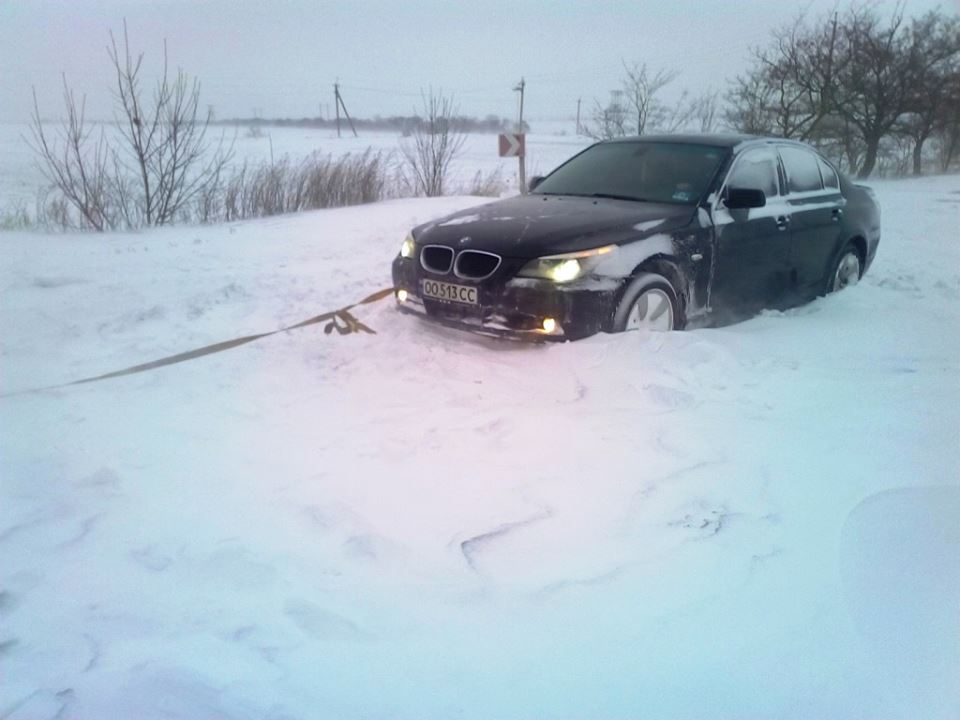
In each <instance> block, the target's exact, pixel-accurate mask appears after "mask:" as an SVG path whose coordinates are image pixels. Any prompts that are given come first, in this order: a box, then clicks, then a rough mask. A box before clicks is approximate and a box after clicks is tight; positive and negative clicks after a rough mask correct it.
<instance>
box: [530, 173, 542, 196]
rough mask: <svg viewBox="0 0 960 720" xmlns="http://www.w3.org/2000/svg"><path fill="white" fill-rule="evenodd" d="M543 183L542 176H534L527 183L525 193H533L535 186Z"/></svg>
mask: <svg viewBox="0 0 960 720" xmlns="http://www.w3.org/2000/svg"><path fill="white" fill-rule="evenodd" d="M542 182H543V175H534V176H533V177H532V178H530V182H528V183H527V192H533V191H534V190H535V189H536V187H537V185H539V184H540V183H542Z"/></svg>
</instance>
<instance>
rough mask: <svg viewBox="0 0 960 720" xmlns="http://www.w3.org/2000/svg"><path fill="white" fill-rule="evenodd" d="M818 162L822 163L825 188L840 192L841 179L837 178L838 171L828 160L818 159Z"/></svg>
mask: <svg viewBox="0 0 960 720" xmlns="http://www.w3.org/2000/svg"><path fill="white" fill-rule="evenodd" d="M817 162H819V163H820V174H821V175H822V176H823V186H824V187H825V188H828V189H830V190H839V189H840V178H838V177H837V171H836V170H834V169H833V168H832V167H830V166H829V165H828V164H827V162H826V160H824V159H823V158H821V157H818V158H817Z"/></svg>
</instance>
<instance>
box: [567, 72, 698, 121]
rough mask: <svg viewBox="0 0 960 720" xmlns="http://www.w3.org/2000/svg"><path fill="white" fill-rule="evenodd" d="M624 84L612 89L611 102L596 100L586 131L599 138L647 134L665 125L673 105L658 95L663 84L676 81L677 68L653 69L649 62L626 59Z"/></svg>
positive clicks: (622, 82)
mask: <svg viewBox="0 0 960 720" xmlns="http://www.w3.org/2000/svg"><path fill="white" fill-rule="evenodd" d="M623 71H624V76H623V80H622V81H621V87H620V88H619V89H617V90H614V91H612V92H611V93H610V102H609V103H607V104H606V105H604V104H603V103H601V102H599V101H596V100H595V101H594V109H593V113H592V119H591V124H590V125H584V126H583V131H584V133H585V134H586V135H588V136H590V137H592V138H595V139H597V140H608V139H610V138H614V137H623V136H624V135H631V134H637V135H643V134H644V133H646V132H649V131H650V130H651V129H653V128H654V127H656V128H657V129H663V128H662V127H661V126H662V125H663V123H664V121H665V120H667V119H669V117H670V109H669V108H668V107H667V106H665V105H664V104H663V103H662V102H660V100H659V98H658V97H657V95H658V93H660V91H661V90H663V88H665V87H666V86H667V85H669V84H670V83H671V82H673V81H674V80H675V79H676V78H677V75H679V73H678V72H677V71H674V70H667V69H660V70H657V71H653V70H651V69H650V68H648V67H647V64H646V63H632V64H627V63H626V62H625V61H624V62H623Z"/></svg>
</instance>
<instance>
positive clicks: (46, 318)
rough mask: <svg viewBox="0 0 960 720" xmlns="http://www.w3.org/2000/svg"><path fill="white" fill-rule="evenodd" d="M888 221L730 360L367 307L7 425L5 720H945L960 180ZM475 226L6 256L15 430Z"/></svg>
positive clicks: (418, 206) (309, 232) (1, 456)
mask: <svg viewBox="0 0 960 720" xmlns="http://www.w3.org/2000/svg"><path fill="white" fill-rule="evenodd" d="M875 187H876V190H877V192H878V195H879V198H880V201H881V204H882V206H883V212H884V235H883V240H882V242H881V245H880V251H879V255H878V258H877V261H876V263H875V264H874V266H873V268H872V269H871V271H870V274H869V275H868V276H867V277H866V278H865V279H864V281H863V282H862V283H861V284H860V285H859V286H858V287H857V288H855V289H853V290H851V291H848V292H844V293H841V294H840V295H837V296H833V297H830V298H827V299H824V300H819V301H817V302H815V303H812V304H810V305H807V306H805V307H803V308H799V309H796V310H793V311H790V312H788V313H767V314H765V315H763V316H761V317H758V318H755V319H753V320H750V321H748V322H744V323H741V324H738V325H733V326H730V327H727V328H723V329H714V330H699V331H694V332H688V333H671V334H669V335H666V336H655V337H647V338H641V337H638V336H637V335H624V336H599V337H595V338H591V339H589V340H587V341H584V342H581V343H576V344H569V345H557V346H548V347H529V346H522V345H516V344H512V343H503V342H495V341H490V340H486V339H479V338H472V337H465V336H463V335H461V334H458V333H456V332H453V331H446V330H440V329H434V328H431V327H428V326H426V325H424V324H422V323H420V322H419V321H418V320H417V319H415V318H408V317H401V316H398V315H397V313H396V312H395V311H394V310H393V308H392V307H390V303H389V301H388V302H385V303H382V304H380V305H378V306H375V307H373V308H365V309H362V310H358V312H357V315H358V317H360V319H362V320H363V321H364V322H366V323H368V324H369V325H371V326H372V327H373V328H375V329H376V330H377V331H378V334H377V335H375V336H348V337H342V338H341V337H329V336H325V335H324V334H323V332H322V329H321V328H320V327H316V326H315V327H311V328H307V329H303V330H300V331H295V332H291V333H288V334H283V335H277V336H273V337H270V338H267V339H265V340H263V341H261V342H258V343H254V344H252V345H248V346H245V347H243V348H240V349H237V350H234V351H231V352H228V353H224V354H220V355H215V356H212V357H208V358H204V359H200V360H196V361H193V362H190V363H188V364H184V365H179V366H176V367H171V368H166V369H162V370H158V371H155V372H152V373H147V374H142V375H137V376H133V377H129V378H122V379H118V380H112V381H107V382H103V383H99V384H93V385H88V386H81V387H76V388H71V389H67V390H60V391H53V392H47V393H42V394H38V395H27V396H19V397H12V398H7V399H2V400H0V718H4V719H7V718H9V719H10V720H14V719H17V720H20V719H23V718H29V719H31V720H33V719H47V718H54V717H60V718H84V719H87V718H89V719H93V718H142V719H148V718H201V717H202V718H230V719H234V718H236V719H239V718H271V719H274V720H280V719H281V718H283V719H286V720H292V719H294V718H298V719H306V718H411V719H412V718H453V717H457V718H471V719H472V718H477V719H480V718H638V717H644V718H647V717H649V718H702V717H705V716H709V717H712V718H767V717H770V718H773V717H776V718H851V717H870V718H918V717H923V718H951V717H957V712H958V710H957V708H960V683H958V680H957V678H960V568H958V563H957V560H956V558H957V557H960V522H958V518H960V177H949V178H933V179H923V180H915V181H914V180H911V181H899V182H884V183H876V185H875ZM477 202H480V201H479V200H477V199H471V198H445V199H437V200H409V201H392V202H388V203H383V204H379V205H376V206H367V207H359V208H348V209H342V210H332V211H322V212H315V213H309V214H305V215H300V216H295V217H284V218H274V219H267V220H261V221H254V222H247V223H241V224H236V225H230V226H222V227H210V228H182V229H173V230H165V231H157V232H148V233H141V234H135V235H112V236H106V237H97V236H53V235H51V236H43V235H30V234H11V233H0V297H2V304H0V337H2V344H0V393H6V392H11V391H15V390H19V389H21V388H26V387H33V386H38V385H49V384H52V383H56V382H62V381H67V380H72V379H76V378H79V377H84V376H87V375H94V374H98V373H101V372H105V371H109V370H113V369H116V368H120V367H124V366H126V365H131V364H134V363H138V362H142V361H145V360H150V359H153V358H156V357H160V356H163V355H167V354H171V353H174V352H178V351H181V350H185V349H189V348H191V347H196V346H199V345H203V344H206V343H210V342H215V341H218V340H224V339H227V338H230V337H233V336H237V335H242V334H247V333H252V332H258V331H263V330H268V329H271V328H273V327H279V326H281V325H284V324H288V323H291V322H296V321H298V320H301V319H303V318H306V317H309V316H311V315H313V314H315V313H317V312H320V311H323V310H328V309H332V308H335V307H339V306H341V305H343V304H346V303H348V302H353V301H355V300H357V299H359V298H360V297H362V296H364V295H365V294H367V293H369V292H371V291H374V290H377V289H379V288H380V287H383V286H384V285H386V284H389V277H388V274H389V262H390V259H391V258H392V256H393V255H394V254H395V253H396V251H397V249H398V247H399V243H400V241H401V239H402V238H403V235H404V233H405V231H406V230H407V229H408V228H409V227H410V226H412V225H413V224H416V223H417V222H423V221H425V220H427V219H430V218H432V217H435V216H437V215H440V214H443V213H445V212H449V211H452V210H454V209H459V208H463V207H467V206H469V205H470V204H473V203H477ZM58 713H59V715H58Z"/></svg>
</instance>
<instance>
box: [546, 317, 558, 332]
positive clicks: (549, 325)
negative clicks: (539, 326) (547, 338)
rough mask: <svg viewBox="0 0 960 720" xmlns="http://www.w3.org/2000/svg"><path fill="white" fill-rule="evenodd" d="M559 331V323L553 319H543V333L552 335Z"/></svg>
mask: <svg viewBox="0 0 960 720" xmlns="http://www.w3.org/2000/svg"><path fill="white" fill-rule="evenodd" d="M556 329H557V321H556V320H554V319H553V318H544V319H543V331H544V332H548V333H552V332H553V331H554V330H556Z"/></svg>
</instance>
